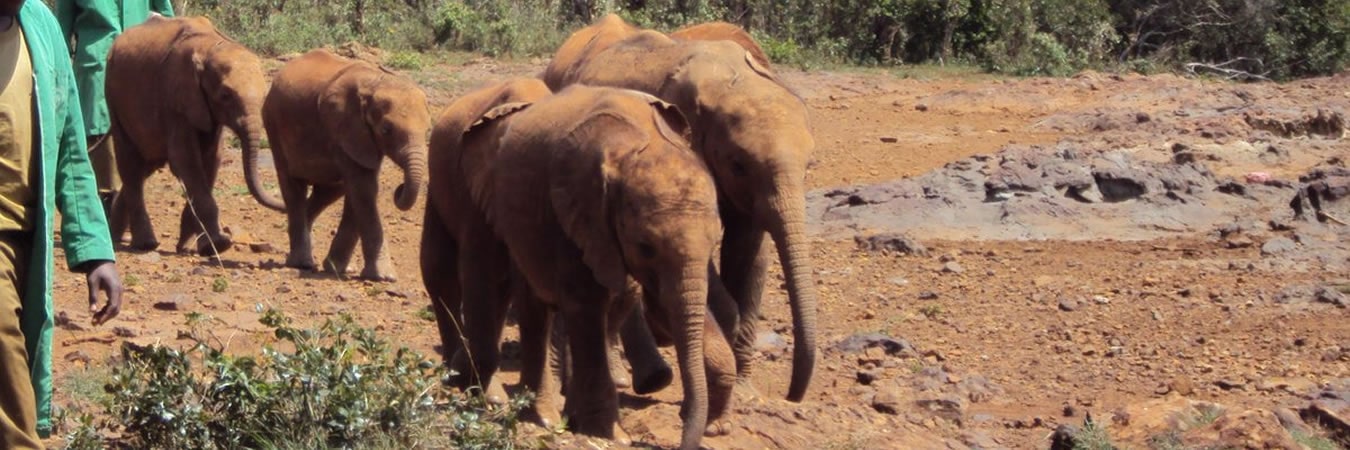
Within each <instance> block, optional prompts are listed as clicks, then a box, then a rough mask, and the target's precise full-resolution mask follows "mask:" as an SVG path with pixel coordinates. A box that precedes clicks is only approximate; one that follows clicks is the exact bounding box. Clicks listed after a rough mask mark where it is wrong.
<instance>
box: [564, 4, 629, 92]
mask: <svg viewBox="0 0 1350 450" xmlns="http://www.w3.org/2000/svg"><path fill="white" fill-rule="evenodd" d="M639 31H642V30H641V29H640V28H638V27H635V26H633V25H630V24H629V23H628V22H625V21H624V20H623V18H620V17H619V15H618V14H614V13H609V14H606V15H605V16H604V17H601V18H600V19H598V20H596V21H595V23H593V24H591V25H590V26H587V27H583V28H581V29H579V30H577V31H575V32H573V33H572V34H571V35H569V36H568V37H567V40H565V41H563V44H562V45H561V46H559V47H558V50H557V51H556V52H554V53H553V59H551V60H549V62H548V66H547V67H545V68H544V73H543V74H542V75H540V77H541V78H543V80H544V83H545V84H547V85H548V87H549V88H550V89H554V90H556V89H559V88H561V87H562V84H563V78H565V77H567V76H568V75H567V71H568V70H572V69H573V68H575V67H576V66H577V63H579V62H581V61H585V60H587V59H590V58H591V57H592V56H593V55H594V54H595V53H596V52H599V51H601V50H604V49H606V48H609V47H610V46H611V45H614V43H615V42H618V41H621V40H623V39H626V38H628V37H629V36H632V35H633V34H636V33H637V32H639Z"/></svg>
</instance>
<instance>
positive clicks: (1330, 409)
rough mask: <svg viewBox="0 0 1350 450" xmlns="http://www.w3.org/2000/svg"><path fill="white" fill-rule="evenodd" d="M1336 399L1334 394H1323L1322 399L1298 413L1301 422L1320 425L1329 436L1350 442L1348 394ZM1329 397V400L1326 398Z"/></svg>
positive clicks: (1349, 403) (1349, 402)
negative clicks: (1301, 419)
mask: <svg viewBox="0 0 1350 450" xmlns="http://www.w3.org/2000/svg"><path fill="white" fill-rule="evenodd" d="M1342 394H1345V395H1342V396H1340V398H1336V396H1335V395H1334V393H1333V394H1332V395H1328V393H1323V397H1324V398H1319V399H1316V400H1313V401H1312V404H1310V405H1308V406H1307V407H1305V408H1303V409H1302V410H1300V411H1299V414H1298V415H1299V417H1302V418H1303V420H1305V421H1307V422H1312V423H1318V424H1321V425H1322V428H1323V429H1325V430H1327V431H1328V432H1329V433H1330V434H1331V435H1333V436H1335V437H1336V438H1337V439H1339V440H1341V441H1342V442H1344V441H1346V440H1350V400H1347V399H1350V393H1342ZM1326 397H1330V398H1326Z"/></svg>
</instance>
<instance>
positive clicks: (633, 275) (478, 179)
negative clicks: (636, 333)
mask: <svg viewBox="0 0 1350 450" xmlns="http://www.w3.org/2000/svg"><path fill="white" fill-rule="evenodd" d="M686 129H687V125H686V124H685V121H684V118H683V116H681V115H680V113H679V111H677V110H676V109H675V108H674V107H673V106H671V105H669V104H667V103H665V102H662V101H660V100H658V99H656V98H655V97H652V96H650V95H647V94H642V93H639V92H636V91H629V90H622V89H612V88H595V87H588V86H572V87H569V88H568V89H565V90H563V91H561V92H558V93H556V94H554V95H553V96H549V97H546V98H543V99H539V100H537V101H534V102H517V103H507V104H505V105H502V106H498V107H497V108H494V109H492V110H490V111H488V112H487V113H485V114H484V115H483V116H482V118H481V119H480V120H478V121H477V122H476V123H474V125H472V126H471V127H469V129H468V131H466V132H465V133H464V135H463V136H462V139H461V141H462V145H461V146H460V149H459V151H460V154H459V155H458V158H459V161H461V164H463V165H464V167H463V170H464V172H465V173H466V174H468V175H467V178H466V179H465V182H466V184H467V186H468V187H469V191H470V194H471V197H472V199H473V201H474V203H475V204H476V205H478V206H479V207H480V208H481V211H482V213H483V214H484V217H485V219H486V223H488V224H490V227H491V230H492V232H493V233H494V234H495V235H496V236H498V237H499V238H500V240H501V241H502V242H504V243H505V246H506V248H507V251H508V253H509V256H510V259H511V262H512V264H513V265H514V267H515V270H518V272H519V274H520V275H521V276H522V277H523V279H524V280H525V281H526V283H527V285H528V288H529V290H530V293H531V295H529V296H526V297H525V298H529V299H531V301H529V302H523V304H520V305H518V306H519V307H520V309H521V316H522V317H521V320H520V322H521V323H520V327H521V339H522V347H523V348H524V349H525V351H526V353H525V355H524V356H523V360H524V361H523V363H522V379H523V381H525V382H527V383H529V384H535V385H537V384H538V383H539V382H540V380H539V379H538V377H539V376H541V374H543V373H545V372H544V370H543V366H544V365H545V359H546V357H545V354H544V353H543V351H542V349H545V348H547V345H544V344H541V342H540V340H545V342H546V340H547V338H548V336H549V332H548V331H547V329H548V327H549V325H550V323H551V318H550V315H551V311H552V310H553V309H555V308H556V309H557V310H559V311H561V313H562V314H563V319H564V321H565V323H566V324H567V333H566V335H567V339H568V341H569V348H570V354H571V360H572V376H571V380H570V381H569V382H568V383H567V386H566V391H567V396H566V397H567V400H566V404H565V406H564V411H565V412H566V414H567V415H568V416H569V418H570V422H569V423H571V424H572V425H573V428H574V429H575V430H576V431H578V432H580V433H583V434H589V435H596V436H602V437H616V436H617V437H620V438H622V430H620V429H618V426H617V420H618V392H617V390H616V389H615V385H614V381H613V379H612V377H611V373H610V370H609V358H608V357H607V353H608V352H607V348H606V341H607V339H606V337H607V335H608V334H609V331H608V328H610V327H611V326H612V325H610V324H609V323H608V321H609V319H610V318H612V316H611V315H610V314H611V309H614V308H615V307H616V305H615V304H616V301H615V298H616V297H618V296H620V295H622V294H623V293H624V291H625V289H626V288H627V287H628V283H629V280H630V279H631V280H636V282H637V283H638V284H640V285H641V287H642V289H643V290H644V291H646V292H651V293H655V295H654V296H653V298H654V299H655V300H656V301H655V302H653V303H652V304H649V305H646V306H647V308H648V309H649V313H650V314H654V315H656V316H658V317H664V318H667V320H668V322H669V327H670V328H669V329H670V330H671V331H672V334H673V335H674V338H675V344H676V352H677V353H678V355H679V358H678V360H679V365H680V374H681V376H682V382H683V385H684V392H685V399H684V406H683V408H682V414H681V416H682V417H683V418H684V432H683V437H682V440H681V448H697V447H698V444H699V442H700V441H701V439H702V436H703V432H704V430H705V428H706V426H707V424H708V422H709V421H710V420H715V419H717V418H719V417H720V416H721V415H722V414H723V413H725V411H726V409H727V406H728V403H729V401H730V396H731V389H732V386H733V385H734V383H735V377H736V374H735V361H734V357H733V356H732V354H731V348H730V345H729V343H728V342H727V339H726V337H725V336H724V335H723V334H722V332H721V330H720V328H718V327H717V325H716V322H715V321H714V320H712V318H711V315H710V314H709V313H708V309H707V303H708V300H707V296H708V292H709V284H710V283H711V282H714V281H711V280H710V278H714V277H715V274H713V273H712V272H711V271H710V270H709V269H710V267H711V265H710V262H711V261H712V257H713V249H714V247H716V245H717V242H718V239H719V237H720V236H721V232H722V230H721V223H720V220H719V219H718V215H717V194H716V191H715V189H714V186H713V180H712V177H711V176H710V174H709V172H708V168H707V167H706V166H705V165H704V164H703V162H702V160H701V159H699V157H698V156H697V155H696V154H694V153H693V152H692V151H691V150H690V149H689V144H688V142H687V141H686V139H685V137H684V133H685V130H686ZM461 268H462V266H461ZM465 301H466V302H473V301H497V299H469V298H467V297H466V298H465ZM467 306H468V305H467V304H466V314H465V318H464V321H465V322H466V323H470V322H478V321H481V323H491V324H492V325H493V326H500V325H497V324H499V323H501V322H500V320H498V319H497V318H496V317H492V318H489V317H481V316H476V315H475V314H474V313H472V312H471V310H469V309H467ZM485 309H487V308H485ZM498 332H499V331H498ZM492 336H495V335H490V336H479V335H474V334H471V335H470V336H469V340H470V342H471V345H473V341H474V340H475V339H479V338H482V337H486V338H491V337H492ZM485 345H487V344H485ZM491 345H495V342H492V343H491ZM471 356H473V357H475V358H476V357H477V355H471ZM531 387H532V386H531Z"/></svg>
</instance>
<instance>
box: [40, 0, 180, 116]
mask: <svg viewBox="0 0 1350 450" xmlns="http://www.w3.org/2000/svg"><path fill="white" fill-rule="evenodd" d="M151 10H153V11H155V12H158V13H160V14H162V15H165V16H173V5H171V4H169V0H56V19H57V21H59V22H60V23H61V36H62V37H63V38H64V39H63V40H65V41H66V42H67V43H69V44H70V52H71V53H72V54H73V55H74V58H75V80H76V81H77V82H78V83H79V86H80V99H81V100H82V103H81V104H80V108H81V110H82V111H83V112H84V125H85V128H87V130H86V133H87V134H89V135H90V136H94V135H100V134H105V133H107V132H108V126H109V123H108V104H107V103H106V102H104V101H103V74H104V72H105V71H106V70H107V68H108V50H110V49H112V43H113V39H116V38H117V35H119V34H122V30H125V29H127V28H130V27H133V26H136V25H139V24H140V23H141V22H145V19H146V18H148V17H150V11H151ZM72 38H74V39H72Z"/></svg>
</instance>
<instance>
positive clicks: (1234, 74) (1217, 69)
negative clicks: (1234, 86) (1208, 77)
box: [1186, 57, 1270, 81]
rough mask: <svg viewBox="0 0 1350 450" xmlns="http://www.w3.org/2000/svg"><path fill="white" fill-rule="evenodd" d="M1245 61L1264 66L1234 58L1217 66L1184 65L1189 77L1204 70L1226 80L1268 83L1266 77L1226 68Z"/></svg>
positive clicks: (1249, 59) (1250, 59)
mask: <svg viewBox="0 0 1350 450" xmlns="http://www.w3.org/2000/svg"><path fill="white" fill-rule="evenodd" d="M1245 61H1255V62H1256V65H1257V66H1263V65H1264V64H1262V63H1261V60H1259V59H1256V58H1246V57H1243V58H1235V59H1232V60H1229V61H1227V62H1222V63H1219V64H1209V63H1198V62H1193V63H1186V71H1187V72H1190V73H1191V75H1199V74H1198V73H1196V72H1195V70H1196V69H1205V70H1208V71H1211V72H1214V73H1217V74H1219V75H1222V76H1223V77H1224V79H1227V80H1238V79H1242V80H1261V81H1270V78H1267V77H1266V76H1265V74H1254V73H1251V72H1248V71H1245V70H1238V69H1233V68H1229V67H1228V66H1231V65H1233V64H1236V63H1240V62H1245Z"/></svg>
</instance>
